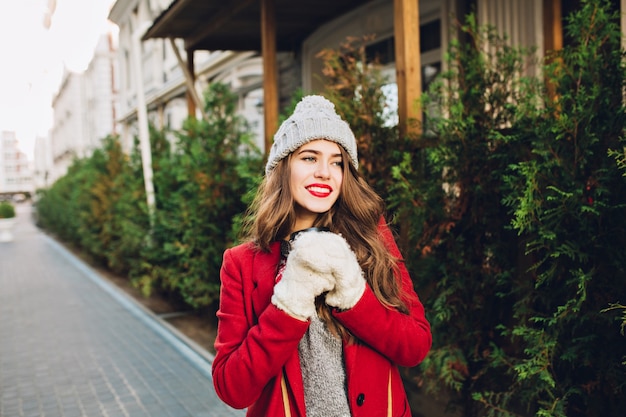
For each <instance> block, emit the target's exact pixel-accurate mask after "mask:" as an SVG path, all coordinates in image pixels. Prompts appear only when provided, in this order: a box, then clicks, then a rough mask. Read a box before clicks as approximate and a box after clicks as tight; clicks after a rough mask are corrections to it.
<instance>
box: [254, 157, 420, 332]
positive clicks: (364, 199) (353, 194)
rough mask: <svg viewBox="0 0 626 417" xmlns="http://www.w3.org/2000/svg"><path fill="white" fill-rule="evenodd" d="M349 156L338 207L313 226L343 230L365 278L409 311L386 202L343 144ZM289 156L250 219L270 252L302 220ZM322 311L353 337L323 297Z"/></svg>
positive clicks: (266, 183)
mask: <svg viewBox="0 0 626 417" xmlns="http://www.w3.org/2000/svg"><path fill="white" fill-rule="evenodd" d="M339 149H340V150H341V155H342V158H343V161H344V164H343V181H342V184H341V192H340V193H339V198H338V199H337V201H336V202H335V204H334V205H333V207H332V208H331V209H330V210H329V211H327V212H325V213H321V214H320V215H319V216H318V217H317V219H316V221H315V223H314V224H313V226H316V227H328V228H329V229H330V231H331V232H334V233H340V234H341V235H342V236H343V237H344V238H345V239H346V241H347V242H348V244H349V245H350V248H352V250H353V251H354V253H355V254H356V258H357V260H358V262H359V265H360V266H361V269H362V270H363V272H364V275H365V278H366V280H367V282H368V284H369V285H370V287H371V288H372V290H373V292H374V294H375V295H376V297H377V298H378V300H379V301H380V302H381V303H383V304H384V305H385V306H387V307H389V308H396V309H398V310H400V311H402V312H405V313H406V312H407V311H408V309H407V307H406V304H405V303H404V302H403V298H402V294H401V288H400V285H399V284H398V280H397V279H396V273H397V269H398V268H397V262H398V260H397V259H396V258H395V257H394V256H393V255H392V254H391V253H390V252H389V250H388V249H387V248H386V246H385V243H384V242H383V240H382V238H381V235H380V233H379V230H378V223H379V221H380V220H381V218H382V217H383V215H384V202H383V200H382V198H381V197H380V196H379V195H378V194H377V193H376V192H375V191H374V189H373V188H372V187H370V186H369V184H367V182H365V180H364V179H363V178H362V177H361V176H360V175H359V173H358V171H357V170H356V169H355V168H354V167H353V165H352V164H350V163H348V161H349V157H348V154H347V153H346V151H345V150H344V149H343V148H342V147H341V146H339ZM292 155H293V153H291V154H290V155H289V156H288V157H286V158H283V159H282V160H281V161H280V162H279V163H278V165H277V166H276V167H275V168H274V169H273V170H272V171H270V172H269V174H267V175H266V176H265V178H264V179H263V181H262V183H261V185H260V186H259V189H258V190H257V193H256V197H255V199H254V201H253V203H252V204H251V206H250V208H249V209H248V213H247V216H246V221H245V222H244V229H243V230H244V232H245V233H246V235H245V238H246V239H247V240H250V241H252V242H253V243H254V244H255V245H256V246H257V248H258V249H259V250H262V251H269V250H270V244H271V243H272V242H274V241H277V240H284V239H287V238H288V237H289V233H290V232H291V231H292V228H293V227H294V225H295V222H296V214H295V201H294V199H293V196H292V194H291V189H290V187H289V179H290V173H291V171H290V160H291V156H292ZM317 305H318V314H319V316H320V317H321V318H322V320H324V321H325V322H326V323H327V325H328V326H329V328H330V329H331V331H334V332H335V333H337V334H340V335H341V336H343V337H349V338H351V339H352V337H351V336H350V335H349V332H348V331H347V329H346V328H345V327H344V326H343V325H341V323H339V322H338V321H337V320H335V319H334V317H333V316H332V314H331V313H330V308H329V307H328V306H327V305H325V304H324V303H323V302H321V301H320V300H319V299H318V302H317Z"/></svg>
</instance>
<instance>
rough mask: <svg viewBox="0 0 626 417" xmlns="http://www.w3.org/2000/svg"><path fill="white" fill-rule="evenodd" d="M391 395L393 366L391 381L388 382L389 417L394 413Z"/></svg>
mask: <svg viewBox="0 0 626 417" xmlns="http://www.w3.org/2000/svg"><path fill="white" fill-rule="evenodd" d="M392 399H393V398H392V395H391V368H389V382H388V383H387V417H391V416H392V415H393V413H392V409H393V402H392Z"/></svg>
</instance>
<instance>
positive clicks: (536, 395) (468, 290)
mask: <svg viewBox="0 0 626 417" xmlns="http://www.w3.org/2000/svg"><path fill="white" fill-rule="evenodd" d="M618 22H619V19H618V15H616V14H613V13H611V12H610V6H609V3H608V2H605V1H600V0H588V1H582V2H581V7H580V9H579V10H577V11H576V12H575V13H573V14H572V15H571V16H570V17H569V18H568V20H567V25H566V30H567V34H568V36H567V38H568V39H569V40H570V41H569V42H570V43H569V44H568V45H567V46H566V47H565V48H564V49H563V50H562V51H560V52H558V53H555V55H554V56H551V57H550V60H549V62H550V64H549V65H546V66H545V67H544V68H543V74H542V78H539V77H531V76H526V74H530V73H529V72H528V71H527V69H526V68H527V65H528V64H531V65H534V63H533V62H532V60H530V58H531V57H532V55H530V54H528V53H527V51H524V50H521V49H514V48H510V47H509V46H507V45H508V43H507V42H506V39H504V38H502V37H499V36H498V35H496V33H495V32H494V30H493V29H491V28H489V27H478V26H477V25H476V23H475V21H474V18H473V16H471V15H470V16H468V17H467V20H466V24H464V25H462V27H461V33H462V36H461V37H460V39H459V41H454V42H453V43H452V44H451V45H450V48H449V51H448V56H447V64H448V65H447V68H448V70H447V71H446V72H445V73H444V74H442V77H441V78H440V79H439V81H438V82H437V83H435V85H434V86H433V88H432V89H431V90H430V91H429V92H428V93H427V94H425V98H424V103H423V105H424V106H428V107H429V108H439V113H438V114H439V115H440V116H437V114H434V115H431V117H430V120H428V126H429V129H430V132H429V133H432V134H433V135H434V136H435V143H436V145H435V146H433V147H432V148H426V149H424V150H423V151H422V152H421V153H420V154H414V153H405V155H404V158H403V160H402V162H401V163H400V164H398V165H397V166H396V167H395V168H394V170H393V174H394V179H395V180H396V182H395V184H394V185H393V187H394V188H393V191H392V193H391V196H390V199H391V202H392V203H393V204H395V205H396V206H397V207H398V208H397V210H398V211H399V212H400V213H401V214H402V218H403V219H404V220H405V221H407V222H408V225H409V228H410V230H411V232H410V234H409V242H410V251H409V252H408V253H405V258H406V259H407V262H408V264H409V267H410V270H411V272H412V275H413V277H414V279H415V284H416V286H417V287H418V289H419V292H420V295H421V296H422V298H423V300H424V302H425V303H426V308H427V312H428V317H429V319H430V321H431V324H432V327H433V336H434V345H433V349H432V351H431V353H430V354H429V356H428V357H427V359H426V361H425V362H424V363H423V365H422V366H421V368H420V369H419V373H416V374H415V375H414V378H415V379H414V380H415V381H416V383H419V384H423V385H424V386H425V387H426V388H427V389H429V390H432V391H436V392H442V391H443V392H444V393H445V394H447V395H448V396H449V398H450V399H451V403H450V405H451V406H453V407H454V408H456V410H457V411H458V412H459V413H460V414H461V415H464V416H530V415H537V416H551V417H557V416H559V417H561V416H563V417H564V416H608V415H620V413H621V412H622V411H621V410H623V409H624V408H625V407H626V402H625V398H626V395H624V394H625V392H624V390H625V388H626V369H625V367H624V357H625V356H626V340H625V339H624V335H623V320H624V319H623V317H624V316H623V314H622V315H620V312H621V311H623V310H621V306H622V305H623V300H624V299H626V285H625V283H626V274H625V272H626V271H625V268H626V259H625V256H626V252H624V250H623V248H624V245H625V244H626V242H625V241H624V240H625V239H626V189H625V187H626V182H625V181H624V178H623V171H620V158H621V152H622V150H623V149H624V138H623V132H624V127H625V123H624V121H625V119H624V110H625V109H624V107H623V97H622V92H623V91H624V89H623V88H624V80H625V75H626V74H625V73H624V67H623V53H622V51H621V49H620V37H621V31H620V28H619V24H618ZM544 85H545V86H548V87H549V88H544V87H543V86H544ZM611 150H613V151H611ZM611 152H612V153H613V154H611ZM416 158H417V159H418V162H416ZM616 158H617V159H616ZM616 162H617V163H616Z"/></svg>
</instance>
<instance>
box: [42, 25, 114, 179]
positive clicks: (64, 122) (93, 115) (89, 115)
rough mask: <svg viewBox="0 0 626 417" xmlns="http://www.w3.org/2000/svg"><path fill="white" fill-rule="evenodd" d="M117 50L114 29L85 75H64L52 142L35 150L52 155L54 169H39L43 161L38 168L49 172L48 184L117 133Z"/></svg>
mask: <svg viewBox="0 0 626 417" xmlns="http://www.w3.org/2000/svg"><path fill="white" fill-rule="evenodd" d="M116 47H117V36H116V31H114V30H112V31H111V32H110V33H108V34H105V35H102V36H101V38H100V40H99V42H98V44H97V46H96V49H95V51H94V55H93V58H92V59H91V61H90V62H89V66H88V67H87V69H86V70H85V71H84V72H83V73H77V72H71V71H66V73H65V74H64V76H63V80H62V82H61V86H60V87H59V91H58V92H57V94H56V95H55V97H54V98H53V100H52V108H53V126H52V129H51V130H50V140H49V142H48V143H46V141H38V142H37V144H36V148H35V152H36V153H39V154H40V155H41V154H45V155H48V154H49V155H51V159H52V166H51V167H45V166H44V167H42V166H39V165H38V164H39V163H41V162H42V161H43V160H40V159H38V160H37V161H36V163H37V165H36V166H35V171H36V172H38V173H42V172H45V173H47V176H46V183H47V184H52V183H53V182H54V181H56V180H57V179H58V178H60V177H62V176H63V175H65V173H66V172H67V170H68V168H69V167H70V165H71V164H72V163H73V162H74V159H75V158H84V157H88V156H90V155H91V154H92V153H93V151H94V150H95V149H97V148H99V147H100V146H101V144H102V140H103V139H104V138H106V137H107V136H109V135H115V134H117V131H118V128H117V113H118V110H117V105H118V100H117V93H118V87H117V84H116V83H117V62H116ZM39 147H49V149H38V148H39ZM46 160H48V157H46ZM38 177H39V174H38Z"/></svg>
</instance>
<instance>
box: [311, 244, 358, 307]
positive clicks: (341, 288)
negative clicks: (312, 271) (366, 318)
mask: <svg viewBox="0 0 626 417" xmlns="http://www.w3.org/2000/svg"><path fill="white" fill-rule="evenodd" d="M323 234H324V235H325V236H324V238H323V242H321V241H320V242H319V244H320V246H321V247H323V248H324V251H325V253H326V260H325V263H327V264H328V266H329V268H330V269H331V271H332V273H333V275H334V277H335V288H334V289H332V290H331V291H330V292H329V293H328V294H327V295H326V304H328V305H329V306H333V307H336V308H338V309H340V310H348V309H350V308H352V307H354V305H355V304H356V303H357V302H358V301H359V300H360V299H361V296H362V295H363V293H364V292H365V286H366V283H365V277H364V276H363V270H361V266H360V265H359V262H358V261H357V259H356V255H355V254H354V252H353V251H352V249H350V246H349V245H348V242H346V240H345V239H344V238H343V237H342V236H340V235H338V234H335V233H323Z"/></svg>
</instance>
